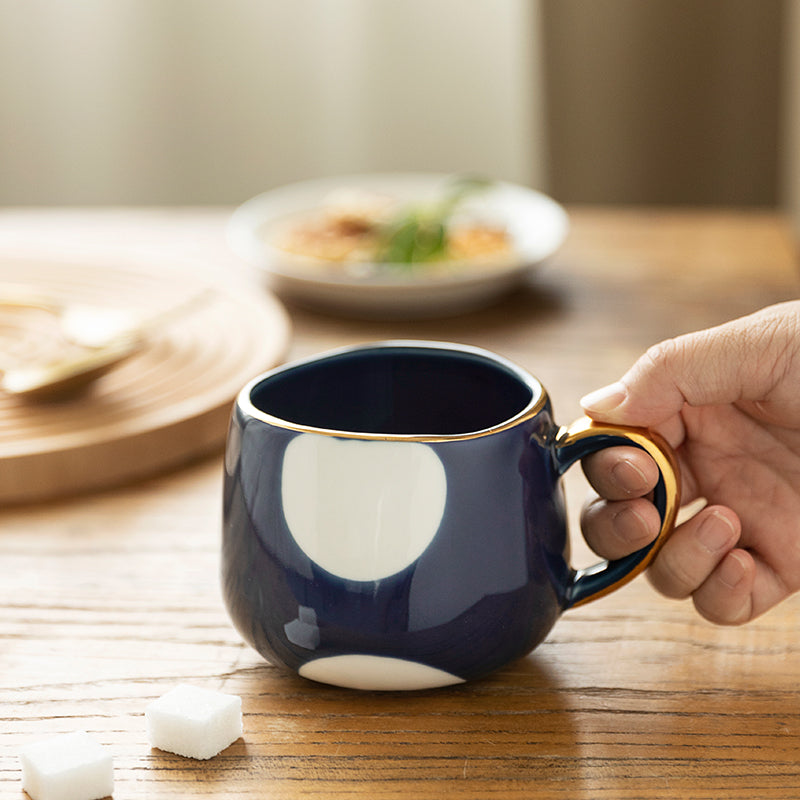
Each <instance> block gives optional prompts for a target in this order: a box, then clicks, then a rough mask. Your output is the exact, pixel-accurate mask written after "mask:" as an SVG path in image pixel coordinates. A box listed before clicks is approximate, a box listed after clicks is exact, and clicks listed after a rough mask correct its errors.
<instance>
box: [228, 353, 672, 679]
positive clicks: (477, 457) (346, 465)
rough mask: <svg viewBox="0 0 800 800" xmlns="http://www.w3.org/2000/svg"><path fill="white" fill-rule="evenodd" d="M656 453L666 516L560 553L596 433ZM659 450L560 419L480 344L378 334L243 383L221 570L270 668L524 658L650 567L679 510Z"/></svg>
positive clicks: (425, 665) (357, 670)
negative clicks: (626, 536) (566, 479)
mask: <svg viewBox="0 0 800 800" xmlns="http://www.w3.org/2000/svg"><path fill="white" fill-rule="evenodd" d="M620 444H626V445H633V446H636V447H640V448H642V449H644V450H646V451H647V452H648V453H649V454H650V455H651V456H652V457H653V458H654V459H655V461H656V463H657V465H658V467H659V471H660V479H659V483H658V486H657V488H656V490H655V493H654V503H655V505H656V507H657V508H658V511H659V514H660V516H661V530H660V532H659V535H658V537H657V538H656V540H655V541H654V542H653V543H652V544H651V545H649V546H647V547H645V548H643V549H642V550H639V551H638V552H636V553H633V554H632V555H630V556H627V557H625V558H622V559H619V560H617V561H608V562H601V563H599V564H597V565H595V566H593V567H591V568H587V569H581V570H576V569H574V568H573V567H572V566H571V565H570V559H569V538H568V535H567V526H566V513H565V504H564V497H563V491H562V487H561V480H560V479H561V476H562V474H563V473H564V472H565V470H566V469H567V468H568V467H570V466H571V465H572V464H574V463H576V462H577V461H578V460H579V459H581V458H583V457H584V456H586V455H588V454H589V453H592V452H595V451H597V450H599V449H601V448H604V447H610V446H613V445H620ZM678 485H679V484H678V477H677V474H676V467H675V461H674V458H673V455H672V453H671V451H670V449H669V447H668V446H667V445H666V444H665V443H664V442H663V441H662V440H661V439H660V438H659V437H658V436H656V435H655V434H653V433H651V432H647V431H643V430H639V429H631V428H624V427H617V426H608V425H600V424H597V423H592V422H590V421H589V420H581V421H578V422H577V423H575V424H573V425H572V426H570V427H567V428H561V427H559V426H557V425H556V424H555V422H554V421H553V414H552V409H551V404H550V400H549V398H548V396H547V393H546V392H545V390H544V388H543V387H542V385H541V384H540V383H539V381H537V380H536V379H535V378H534V377H532V376H531V375H529V374H528V373H527V372H525V371H524V370H522V369H520V368H519V367H517V366H515V365H513V364H511V363H510V362H508V361H506V360H504V359H502V358H499V357H498V356H495V355H493V354H491V353H489V352H486V351H484V350H480V349H477V348H473V347H466V346H460V345H452V344H443V343H434V342H405V341H398V342H383V343H375V344H369V345H365V346H361V347H353V348H346V349H342V350H337V351H335V352H332V353H327V354H323V355H321V356H318V357H315V358H311V359H307V360H304V361H300V362H296V363H294V364H290V365H287V366H283V367H279V368H278V369H275V370H272V371H270V372H268V373H266V374H265V375H262V376H260V377H258V378H256V379H255V380H253V381H251V382H250V383H249V384H248V385H247V386H246V387H245V388H244V389H243V390H242V391H241V393H240V394H239V396H238V398H237V400H236V403H235V406H234V409H233V413H232V417H231V424H230V430H229V435H228V443H227V449H226V458H225V487H224V512H223V517H224V522H223V528H224V530H223V549H222V581H223V590H224V597H225V602H226V605H227V607H228V611H229V613H230V615H231V619H232V620H233V622H234V624H235V626H236V628H237V629H238V630H239V632H240V633H241V635H242V636H243V637H244V639H245V640H246V641H248V642H249V643H250V644H251V645H252V646H253V647H254V648H255V649H256V650H257V651H258V652H259V653H261V654H262V655H263V656H264V657H265V658H266V659H267V660H268V661H270V662H272V663H273V664H276V665H280V666H283V667H287V668H289V669H291V670H294V671H296V672H298V673H299V674H300V675H302V676H304V677H306V678H310V679H312V680H316V681H321V682H323V683H330V684H334V685H339V686H346V687H351V688H359V689H372V690H401V689H428V688H433V687H438V686H446V685H450V684H455V683H460V682H463V681H465V680H468V679H474V678H478V677H480V676H483V675H486V674H487V673H489V672H491V671H492V670H495V669H497V668H499V667H502V666H503V665H505V664H508V663H509V662H511V661H513V660H515V659H518V658H520V657H522V656H525V655H526V654H528V653H529V652H530V651H531V650H532V649H533V648H534V647H535V646H536V645H537V644H538V643H539V642H541V641H542V640H543V639H544V638H545V636H546V635H547V634H548V632H549V631H550V629H551V627H552V626H553V624H554V623H555V621H556V620H557V619H558V617H559V616H560V614H561V613H562V612H563V611H565V610H566V609H569V608H572V607H574V606H577V605H580V604H582V603H586V602H588V601H590V600H593V599H594V598H597V597H600V596H601V595H604V594H606V593H608V592H610V591H612V590H613V589H615V588H616V587H618V586H621V585H622V584H624V583H626V582H628V581H629V580H631V579H632V578H633V577H634V576H636V575H638V574H639V573H640V572H641V571H642V570H644V569H645V567H646V566H647V564H648V563H649V562H650V561H651V560H652V558H653V557H654V556H655V554H656V552H657V550H658V548H659V547H660V545H661V544H662V542H663V541H664V539H665V538H666V537H667V536H668V535H669V533H670V531H671V529H672V527H673V525H674V520H675V515H676V512H677V509H678V505H679V489H678Z"/></svg>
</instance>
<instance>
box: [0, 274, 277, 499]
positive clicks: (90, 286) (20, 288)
mask: <svg viewBox="0 0 800 800" xmlns="http://www.w3.org/2000/svg"><path fill="white" fill-rule="evenodd" d="M4 291H5V292H6V293H7V295H8V294H11V295H15V296H19V295H20V294H22V293H23V292H32V293H33V292H36V293H40V294H43V295H47V296H49V297H51V298H53V299H54V300H56V301H57V302H60V303H62V304H68V303H79V304H88V305H98V306H101V307H107V308H108V307H117V308H121V309H130V310H133V311H135V312H137V313H138V312H141V313H142V314H143V315H149V314H152V313H153V312H155V311H157V310H159V309H166V308H169V307H171V306H173V305H176V304H179V303H181V302H183V301H185V300H186V299H187V297H189V296H191V295H194V294H196V293H198V292H201V291H204V292H205V294H206V295H207V296H206V297H204V300H203V302H202V303H199V304H197V305H196V306H195V307H193V308H190V309H187V311H186V313H185V314H183V315H180V316H178V317H177V318H173V319H172V320H171V321H170V322H168V323H166V324H165V325H164V326H163V327H161V328H158V329H157V330H155V331H153V332H151V334H150V335H149V336H148V342H147V346H146V347H145V348H144V349H142V350H141V351H140V352H138V353H137V354H135V355H134V356H132V357H131V358H130V359H128V360H127V361H125V362H123V363H122V364H120V365H119V366H118V367H117V368H116V369H114V370H113V371H111V372H109V373H108V374H107V375H105V376H103V377H102V378H100V379H99V380H98V381H97V382H96V383H94V384H93V385H92V386H91V387H89V388H88V389H87V390H86V391H85V392H83V393H82V394H80V395H78V396H73V397H70V398H67V399H62V400H58V401H47V402H33V401H30V400H22V399H19V398H15V397H13V396H11V395H8V394H5V393H2V392H0V505H9V504H12V503H23V502H31V501H39V500H44V499H48V498H53V497H57V496H63V495H68V494H73V493H77V492H84V491H89V490H97V489H101V488H106V487H111V486H116V485H120V484H122V483H125V482H128V481H132V480H135V479H139V478H144V477H147V476H149V475H152V474H155V473H158V472H163V471H166V470H169V469H172V468H175V467H178V466H180V465H183V464H186V463H188V462H190V461H192V460H194V459H197V458H199V457H201V456H203V455H208V454H210V453H212V452H215V451H221V449H222V447H223V445H224V441H225V436H226V433H227V423H228V417H229V414H230V410H231V404H232V402H233V400H234V398H235V397H236V394H237V393H238V391H239V389H240V388H241V387H242V386H243V385H244V384H245V383H246V382H247V381H248V380H249V379H250V378H252V377H253V376H254V375H257V374H258V373H259V372H261V371H263V370H265V369H268V368H270V367H272V366H275V365H276V364H277V363H279V361H280V360H281V359H282V358H283V356H284V354H285V352H286V349H287V347H288V342H289V331H290V325H289V319H288V315H287V314H286V312H285V310H284V308H283V306H282V305H281V304H280V303H279V302H278V301H277V300H276V299H275V298H274V297H273V296H272V295H270V294H268V293H266V292H264V291H262V290H250V291H246V290H245V289H244V288H240V289H231V288H229V287H228V286H227V285H223V284H222V281H221V279H220V285H216V284H215V283H213V281H212V282H210V281H209V280H207V279H206V278H203V279H198V278H196V277H195V276H194V275H193V274H192V273H188V272H185V271H183V272H176V271H174V270H173V269H169V268H165V267H163V266H160V267H159V266H153V265H152V264H146V265H145V264H128V263H116V262H113V263H111V262H109V261H107V260H105V261H103V262H102V263H86V262H85V261H84V262H81V263H72V262H68V261H55V260H36V261H31V260H19V259H11V260H3V261H1V262H0V360H2V361H3V363H2V364H0V368H2V367H3V366H5V367H8V366H9V364H11V365H13V364H14V363H26V362H27V363H32V362H35V361H37V360H39V361H41V360H43V359H44V360H46V359H49V358H51V357H52V356H53V354H54V352H56V351H58V350H59V348H70V347H73V345H70V344H69V343H65V341H64V340H63V338H62V336H61V332H60V323H59V319H58V317H57V316H56V315H54V314H52V313H49V312H46V311H43V310H41V309H38V310H37V309H25V308H12V307H9V306H3V305H2V299H3V292H4Z"/></svg>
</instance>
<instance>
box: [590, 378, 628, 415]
mask: <svg viewBox="0 0 800 800" xmlns="http://www.w3.org/2000/svg"><path fill="white" fill-rule="evenodd" d="M627 395H628V391H627V389H626V388H625V385H624V384H622V383H619V382H617V383H612V384H609V385H608V386H604V387H603V388H602V389H596V390H595V391H593V392H589V394H587V395H586V396H585V397H583V398H581V406H582V407H583V409H584V411H593V412H595V413H597V414H607V413H608V412H609V411H613V410H614V409H615V408H617V407H618V406H621V405H622V403H623V401H624V400H625V398H626V397H627Z"/></svg>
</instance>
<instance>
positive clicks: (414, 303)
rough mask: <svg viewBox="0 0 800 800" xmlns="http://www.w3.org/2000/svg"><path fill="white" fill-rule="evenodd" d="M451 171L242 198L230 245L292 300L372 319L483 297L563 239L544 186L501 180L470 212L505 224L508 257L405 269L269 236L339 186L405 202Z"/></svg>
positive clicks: (341, 181)
mask: <svg viewBox="0 0 800 800" xmlns="http://www.w3.org/2000/svg"><path fill="white" fill-rule="evenodd" d="M449 177H452V176H448V175H440V174H430V173H424V174H422V173H389V174H383V175H381V174H370V175H353V176H344V177H337V178H327V179H321V180H314V181H304V182H301V183H295V184H291V185H289V186H284V187H282V188H279V189H275V190H273V191H270V192H266V193H264V194H261V195H258V196H257V197H254V198H252V199H251V200H248V201H247V202H246V203H244V205H242V206H240V207H239V208H238V209H237V210H236V211H235V212H234V214H233V216H232V217H231V220H230V223H229V225H228V241H229V244H230V246H231V248H232V249H233V250H234V252H235V253H236V254H237V255H238V256H240V257H241V258H243V259H244V260H245V261H247V262H249V263H250V264H252V265H254V266H255V267H256V268H257V269H258V270H260V271H261V272H263V274H264V275H265V276H266V278H267V280H268V283H269V285H270V287H271V288H272V289H274V290H275V291H276V292H278V293H279V294H281V295H282V296H284V297H285V298H286V299H288V300H290V301H294V302H296V303H298V304H301V305H306V306H312V307H317V308H322V309H325V310H328V311H334V312H338V313H346V314H349V315H355V316H359V317H371V318H414V317H435V316H444V315H448V314H455V313H461V312H464V311H469V310H472V309H474V308H477V307H480V306H483V305H486V304H488V303H490V302H492V301H494V300H497V299H498V298H499V297H500V296H502V295H503V294H505V293H506V292H508V291H509V290H510V289H512V288H513V287H515V286H517V285H518V284H519V283H520V282H521V281H522V280H523V279H524V278H525V277H526V275H527V273H528V271H529V270H530V269H531V267H533V266H534V265H536V264H538V263H539V262H540V261H542V260H543V259H545V258H547V257H548V256H550V255H552V253H554V252H555V251H556V250H557V249H558V248H559V246H560V245H561V244H562V242H563V241H564V239H565V237H566V235H567V231H568V227H569V223H568V219H567V214H566V212H565V211H564V209H563V208H562V207H561V206H560V205H559V204H558V203H556V202H555V201H554V200H552V199H551V198H549V197H547V196H546V195H544V194H541V193H540V192H536V191H533V190H531V189H527V188H525V187H523V186H517V185H515V184H510V183H496V184H493V185H492V186H491V187H490V188H489V189H488V190H486V191H483V192H480V193H478V194H476V195H475V196H474V197H472V198H470V199H469V200H468V201H467V202H466V203H465V204H464V208H463V212H461V213H464V214H468V215H469V216H470V217H471V218H474V219H478V220H483V221H486V222H488V223H493V224H499V225H502V226H504V227H505V229H506V231H507V232H508V234H509V236H510V237H511V240H512V248H513V254H512V255H510V256H506V257H503V261H502V263H497V262H495V263H492V264H487V263H485V262H484V263H481V262H462V263H460V264H457V265H453V267H454V268H453V269H446V270H440V269H437V270H428V271H426V268H425V266H424V265H423V266H420V267H418V268H416V269H413V270H409V269H403V268H399V269H398V268H392V267H391V265H370V264H367V265H365V264H360V265H358V266H357V268H356V269H352V270H351V269H349V265H347V264H341V263H338V264H335V265H334V264H332V263H331V262H320V261H318V260H313V259H310V258H306V257H302V256H298V255H294V254H292V253H289V252H287V251H285V250H282V249H280V248H279V247H277V246H276V245H275V244H274V243H273V241H274V239H275V237H276V232H277V231H278V230H279V229H280V226H282V225H285V224H286V223H287V222H288V221H290V220H291V218H292V217H293V216H299V215H302V214H304V213H305V214H307V213H308V212H310V211H314V210H315V209H322V208H323V207H324V206H325V204H326V202H327V200H328V198H329V197H330V196H331V195H332V194H333V193H334V192H336V191H337V190H342V189H353V190H359V191H368V192H375V193H379V194H383V195H388V196H391V197H393V198H396V199H397V200H398V201H400V202H417V201H420V200H423V201H424V199H425V198H426V197H432V196H436V195H437V194H438V193H439V192H441V190H442V187H443V186H444V185H445V183H446V181H447V180H448V178H449Z"/></svg>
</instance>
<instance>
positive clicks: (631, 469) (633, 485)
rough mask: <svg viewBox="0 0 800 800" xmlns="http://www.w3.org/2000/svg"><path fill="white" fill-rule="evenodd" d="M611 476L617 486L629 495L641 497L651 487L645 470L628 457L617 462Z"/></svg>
mask: <svg viewBox="0 0 800 800" xmlns="http://www.w3.org/2000/svg"><path fill="white" fill-rule="evenodd" d="M611 476H612V477H613V479H614V480H615V482H616V483H617V486H619V488H620V489H621V490H622V491H624V492H625V494H627V495H628V496H629V497H639V496H640V495H642V494H644V492H646V491H647V490H648V489H649V488H650V487H649V486H648V483H647V476H646V475H645V474H644V472H642V471H641V470H640V469H639V467H637V466H636V464H634V463H633V462H632V461H628V459H625V460H624V461H620V462H619V463H618V464H615V465H614V467H613V468H612V470H611Z"/></svg>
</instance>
